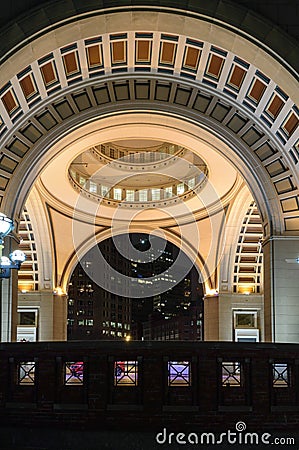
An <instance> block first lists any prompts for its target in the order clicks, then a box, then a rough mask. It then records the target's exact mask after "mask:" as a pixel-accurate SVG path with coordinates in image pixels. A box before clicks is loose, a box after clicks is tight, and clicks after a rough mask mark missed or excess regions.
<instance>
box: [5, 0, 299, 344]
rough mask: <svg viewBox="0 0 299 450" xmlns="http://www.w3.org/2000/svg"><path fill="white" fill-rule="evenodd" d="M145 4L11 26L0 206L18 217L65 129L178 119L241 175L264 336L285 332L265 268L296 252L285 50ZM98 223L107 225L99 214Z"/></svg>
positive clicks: (292, 109)
mask: <svg viewBox="0 0 299 450" xmlns="http://www.w3.org/2000/svg"><path fill="white" fill-rule="evenodd" d="M50 3H51V2H50ZM146 5H147V7H145V8H141V10H140V8H138V7H137V6H136V7H134V5H132V6H130V8H129V9H127V8H126V7H124V8H123V9H122V8H120V9H118V8H112V9H109V8H108V9H107V7H109V5H108V4H107V5H104V9H103V10H101V9H97V10H93V11H92V10H90V11H88V14H86V15H85V12H86V11H85V12H84V13H83V14H82V15H79V16H78V14H77V12H78V11H77V12H76V13H75V14H73V13H72V14H71V12H70V11H67V10H65V11H64V12H62V11H61V12H59V14H58V15H57V16H56V17H57V19H58V17H60V19H61V21H60V22H56V23H55V25H53V26H50V27H48V28H46V29H44V30H43V31H42V29H41V27H42V23H43V21H41V22H40V23H39V25H38V26H37V27H36V28H34V27H33V28H32V31H31V32H32V34H31V35H30V33H29V34H28V36H27V37H26V38H25V39H24V40H23V41H21V40H20V37H21V34H20V35H19V37H18V38H16V36H14V35H13V31H12V40H11V44H12V45H13V46H15V47H14V53H10V51H9V49H8V48H6V49H5V48H3V49H2V50H3V52H2V55H3V59H2V61H3V65H2V71H1V95H0V97H1V101H0V114H1V127H0V133H2V134H1V146H2V149H3V150H2V160H1V161H2V165H1V174H0V176H1V197H2V205H1V207H2V209H3V211H4V212H5V213H7V214H8V215H11V216H13V217H14V219H15V220H16V222H18V221H19V219H20V216H21V213H22V209H23V205H24V203H25V201H26V197H27V195H28V193H29V191H30V188H31V187H32V186H33V184H34V182H35V180H36V177H37V176H38V175H39V174H40V173H41V172H42V170H43V169H44V168H45V167H46V166H47V165H48V164H50V162H51V160H53V159H54V157H55V156H57V154H58V153H55V152H59V150H55V148H58V147H59V145H60V146H62V144H63V143H64V145H66V143H67V141H68V140H69V143H70V139H71V137H72V136H76V137H77V139H79V138H80V139H82V138H83V135H84V134H88V133H92V130H93V132H94V133H95V132H96V130H97V131H100V132H101V133H103V129H101V124H104V123H107V124H108V121H110V126H112V124H113V121H116V120H119V118H121V120H123V121H124V122H125V123H126V126H128V125H129V121H130V117H132V116H134V115H135V116H137V115H138V114H140V117H144V115H145V114H149V116H150V118H154V117H155V115H156V116H157V118H158V117H159V118H160V119H161V117H163V121H164V123H165V127H166V128H167V129H168V131H169V130H170V129H171V126H173V128H175V125H176V126H177V125H178V123H179V122H180V123H181V124H182V123H183V121H184V126H182V125H181V126H180V127H178V129H179V130H180V132H181V133H182V132H183V131H186V130H190V131H189V132H190V135H191V134H192V129H193V130H194V129H196V130H197V133H198V135H199V136H198V137H200V139H201V140H202V142H203V141H204V140H206V141H208V142H209V144H210V145H211V146H213V145H214V146H215V148H217V151H218V152H220V153H222V154H223V155H225V157H226V158H227V159H228V160H229V161H230V162H231V163H232V164H233V165H234V166H235V167H236V168H237V169H238V171H239V172H240V173H242V175H243V177H244V179H245V180H246V182H247V184H248V186H249V187H250V189H251V192H252V194H253V195H254V198H255V200H256V202H257V204H258V206H259V209H260V212H261V216H262V220H263V227H264V237H265V252H266V258H265V259H266V265H265V269H266V272H267V274H268V275H267V276H266V277H265V282H266V289H265V302H266V305H267V307H266V309H267V314H266V317H267V321H268V322H267V324H268V325H267V330H268V331H267V333H266V335H265V338H266V339H268V340H270V339H272V338H273V339H278V340H284V339H287V332H286V329H285V324H286V322H285V314H284V312H285V311H288V312H287V316H288V317H289V316H291V315H292V316H293V317H296V319H292V320H297V318H298V315H299V311H298V310H297V309H298V308H297V309H296V307H291V305H292V301H293V297H294V294H293V293H292V292H291V291H290V293H289V297H288V298H289V300H284V304H283V301H282V299H281V289H282V285H281V284H279V283H280V281H279V280H280V279H279V277H275V276H274V273H276V271H279V270H280V269H281V261H283V260H284V259H286V258H287V256H289V255H290V254H291V258H290V259H292V258H293V259H294V258H295V257H296V254H297V246H298V237H297V236H298V234H299V203H298V182H299V180H298V166H297V163H298V159H299V156H298V142H299V140H298V123H299V116H298V108H297V106H296V103H298V81H297V78H296V74H295V72H296V67H295V65H294V64H293V62H294V58H293V55H292V52H289V54H288V56H287V55H286V54H285V51H283V50H282V49H278V48H277V47H276V44H274V45H273V47H272V48H270V47H271V45H270V44H271V42H267V39H265V40H264V43H263V44H261V43H260V41H259V40H258V36H257V35H256V34H255V33H254V32H253V34H252V36H251V38H250V37H249V36H248V34H246V33H245V29H244V30H242V29H241V28H242V27H240V29H239V30H237V29H236V24H234V23H232V22H233V20H232V19H228V16H227V15H226V14H225V15H224V17H222V20H220V18H219V10H218V9H217V10H216V11H214V12H213V14H211V11H208V14H207V15H206V16H205V17H204V16H203V10H200V11H199V10H197V8H193V7H191V6H190V7H189V9H188V5H185V6H186V9H185V10H184V9H181V10H178V9H175V8H163V6H162V7H160V8H159V9H157V8H152V7H151V5H148V4H144V5H143V6H146ZM56 6H57V2H56ZM51 7H52V5H51V4H49V9H48V11H50V10H51ZM42 11H44V10H43V8H39V9H36V10H35V12H42ZM239 11H241V10H239ZM205 12H207V11H205ZM209 14H211V16H210V18H209V17H207V16H209ZM72 15H73V17H71V16H72ZM211 17H213V20H211ZM57 19H56V20H57ZM26 20H27V19H26V18H23V24H25V23H26ZM74 23H75V24H76V26H74ZM124 24H125V26H124ZM239 25H240V23H239ZM243 25H244V24H243ZM253 28H254V25H253ZM247 32H248V30H247ZM140 42H142V43H143V44H140ZM292 45H293V43H292ZM89 48H93V50H92V51H93V52H95V53H92V54H91V53H89V50H88V49H89ZM294 48H295V47H294ZM6 51H7V52H6ZM90 51H91V50H90ZM92 55H93V56H92ZM90 58H93V64H92V63H91V59H90ZM51 77H52V78H51ZM142 115H143V116H142ZM97 123H98V124H99V126H98V125H97ZM144 125H145V124H144V121H143V122H142V126H144ZM97 126H98V129H97V128H96V127H97ZM107 126H109V125H107ZM114 126H116V125H114ZM145 129H146V128H144V130H145ZM161 129H163V127H162V128H161ZM86 130H87V131H86ZM88 130H89V131H88ZM151 136H152V137H153V135H151ZM81 143H82V141H81ZM101 226H107V223H105V220H101ZM277 236H279V239H277ZM282 242H283V243H284V249H282V246H281V243H282ZM286 243H287V245H286ZM273 246H276V247H277V249H276V252H279V255H280V256H279V261H280V262H279V263H277V261H276V262H275V261H274V260H273ZM270 247H271V249H270ZM271 252H272V253H271ZM290 252H291V253H290ZM292 255H293V256H292ZM276 263H277V265H276ZM57 280H58V278H57ZM59 282H60V280H59ZM293 282H294V281H292V283H293ZM277 283H278V284H277ZM274 304H275V305H276V309H275V317H274V308H273V305H274ZM284 308H285V311H284ZM291 310H292V312H290V311H291ZM294 313H295V314H294ZM288 320H289V319H287V321H288ZM276 321H278V322H279V324H278V325H277V326H276V331H274V328H273V329H272V328H271V324H273V323H276ZM294 325H295V324H294V323H293V324H292V326H293V329H295V326H294ZM278 329H279V330H280V331H279V332H277V330H278ZM295 336H297V335H296V332H295V331H294V332H293V337H292V339H295V340H296V339H297V337H295Z"/></svg>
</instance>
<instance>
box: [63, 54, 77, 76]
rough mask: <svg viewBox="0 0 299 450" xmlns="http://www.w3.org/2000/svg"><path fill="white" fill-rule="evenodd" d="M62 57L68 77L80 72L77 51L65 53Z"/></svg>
mask: <svg viewBox="0 0 299 450" xmlns="http://www.w3.org/2000/svg"><path fill="white" fill-rule="evenodd" d="M62 59H63V64H64V70H65V73H66V76H67V77H70V76H72V75H76V74H78V73H80V68H79V62H78V53H77V51H75V52H71V53H67V54H66V55H63V56H62Z"/></svg>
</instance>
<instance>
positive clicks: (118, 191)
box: [113, 188, 121, 200]
mask: <svg viewBox="0 0 299 450" xmlns="http://www.w3.org/2000/svg"><path fill="white" fill-rule="evenodd" d="M113 198H114V200H121V188H114V189H113Z"/></svg>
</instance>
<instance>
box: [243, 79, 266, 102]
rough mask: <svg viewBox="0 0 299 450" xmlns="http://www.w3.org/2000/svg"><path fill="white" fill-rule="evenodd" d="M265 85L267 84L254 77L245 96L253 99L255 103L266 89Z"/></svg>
mask: <svg viewBox="0 0 299 450" xmlns="http://www.w3.org/2000/svg"><path fill="white" fill-rule="evenodd" d="M266 87H267V86H266V85H265V84H264V83H262V82H261V81H260V80H258V79H257V78H256V79H255V80H254V82H253V84H252V85H251V87H250V89H249V91H248V93H247V97H248V98H250V99H251V100H253V101H254V102H255V103H259V101H260V100H261V98H262V96H263V94H264V92H265V90H266Z"/></svg>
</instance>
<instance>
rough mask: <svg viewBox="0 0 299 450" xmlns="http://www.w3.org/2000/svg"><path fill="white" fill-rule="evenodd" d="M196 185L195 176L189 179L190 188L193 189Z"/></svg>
mask: <svg viewBox="0 0 299 450" xmlns="http://www.w3.org/2000/svg"><path fill="white" fill-rule="evenodd" d="M194 186H195V178H191V179H190V180H188V188H189V189H193V188H194Z"/></svg>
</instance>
